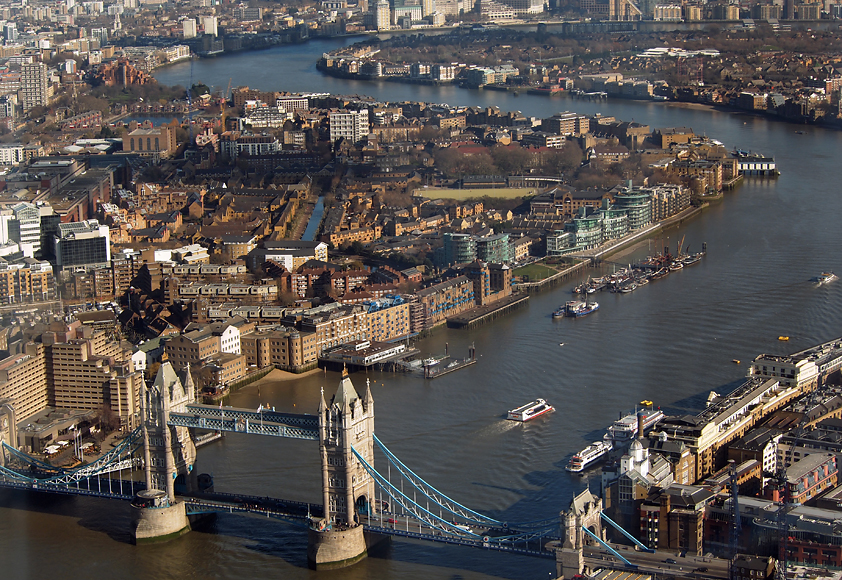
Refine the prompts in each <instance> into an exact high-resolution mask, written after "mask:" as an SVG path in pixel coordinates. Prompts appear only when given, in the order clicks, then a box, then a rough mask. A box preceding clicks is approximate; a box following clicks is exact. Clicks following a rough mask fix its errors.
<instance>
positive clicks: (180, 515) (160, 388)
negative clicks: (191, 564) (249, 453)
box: [132, 361, 196, 543]
mask: <svg viewBox="0 0 842 580" xmlns="http://www.w3.org/2000/svg"><path fill="white" fill-rule="evenodd" d="M195 396H196V389H195V385H194V384H193V378H192V376H191V374H190V367H189V366H188V367H187V368H186V369H185V371H184V372H183V374H182V375H181V376H178V374H176V372H175V369H173V367H172V364H171V363H170V362H168V361H165V362H163V363H162V364H161V368H160V369H159V370H158V375H157V376H156V377H155V381H154V383H153V384H152V386H151V387H149V388H146V387H143V390H142V393H141V403H140V410H141V429H142V431H143V459H144V465H145V468H144V469H145V472H146V473H145V475H146V490H145V491H142V492H140V493H138V494H137V496H136V497H135V499H134V500H133V501H132V536H133V538H134V541H135V543H148V542H155V541H162V540H168V539H170V538H174V537H177V536H180V535H181V534H185V533H187V532H189V531H190V522H189V520H188V519H187V510H186V506H185V504H184V502H182V501H179V500H177V499H176V497H175V485H176V479H178V480H179V481H182V482H183V485H185V487H186V488H187V489H192V488H193V483H194V482H193V479H194V475H193V465H194V464H195V463H196V446H195V445H194V444H193V439H192V438H191V436H190V432H189V429H188V428H187V427H175V426H171V425H168V424H167V423H168V421H169V415H170V413H171V412H184V411H186V409H187V405H188V404H189V403H193V402H195Z"/></svg>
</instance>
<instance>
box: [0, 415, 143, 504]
mask: <svg viewBox="0 0 842 580" xmlns="http://www.w3.org/2000/svg"><path fill="white" fill-rule="evenodd" d="M139 438H140V429H135V430H134V431H132V432H131V433H129V435H128V436H127V437H126V438H125V439H124V440H123V441H122V442H121V443H120V444H119V445H118V446H117V447H115V448H114V449H111V450H110V451H108V452H107V453H106V454H104V455H103V456H102V457H100V458H99V459H97V460H96V461H94V462H93V463H90V464H88V465H83V466H81V467H78V468H75V469H66V468H62V467H54V466H52V465H50V464H48V463H45V462H43V461H41V460H39V459H37V458H35V457H32V456H30V455H27V454H26V453H23V452H21V451H18V450H17V449H15V448H14V447H11V446H9V445H7V444H5V443H3V444H2V451H4V452H6V453H8V457H10V458H14V459H15V460H17V461H19V462H20V463H23V464H28V465H29V466H30V467H31V468H34V471H35V473H33V474H32V475H28V474H24V473H21V472H19V471H15V470H14V469H11V468H9V467H2V466H0V474H2V477H3V479H4V480H5V479H9V480H12V482H17V483H28V484H33V487H37V486H47V487H68V486H70V485H72V484H74V483H75V484H77V486H78V484H79V482H81V481H84V480H89V479H90V478H92V477H98V476H100V475H104V474H107V473H112V472H114V471H121V470H123V469H131V468H132V467H134V466H135V464H136V460H135V459H133V458H130V457H128V458H124V457H123V455H124V454H125V455H131V454H132V452H133V451H134V447H135V445H136V444H137V442H138V439H139ZM38 471H40V472H41V473H42V474H47V475H48V476H47V477H38V476H37V475H36V473H37V472H38ZM110 487H111V486H110V483H109V493H111V492H110ZM121 487H122V485H121ZM118 495H122V489H121V490H120V492H119V493H118Z"/></svg>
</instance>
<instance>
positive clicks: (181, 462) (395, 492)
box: [0, 362, 632, 577]
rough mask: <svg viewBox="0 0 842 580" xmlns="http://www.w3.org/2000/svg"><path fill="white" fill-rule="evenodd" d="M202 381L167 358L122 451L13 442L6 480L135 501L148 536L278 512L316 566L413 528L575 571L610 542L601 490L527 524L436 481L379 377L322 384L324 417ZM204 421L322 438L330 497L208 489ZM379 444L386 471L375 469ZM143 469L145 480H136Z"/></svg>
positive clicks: (1, 469)
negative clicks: (397, 420)
mask: <svg viewBox="0 0 842 580" xmlns="http://www.w3.org/2000/svg"><path fill="white" fill-rule="evenodd" d="M195 391H196V389H195V385H194V384H193V381H192V377H191V375H190V373H189V369H188V370H187V372H186V373H184V374H183V375H182V376H179V375H178V374H177V373H176V372H175V370H174V369H173V368H172V366H171V365H170V363H168V362H165V363H164V364H162V365H161V368H160V370H159V371H158V374H157V376H156V377H155V380H154V381H153V383H152V384H151V385H149V386H147V387H145V388H143V392H142V393H141V405H140V427H139V428H138V429H136V430H135V431H133V432H132V433H130V434H129V435H128V436H127V437H125V438H124V439H123V440H122V441H121V442H120V444H119V445H117V446H116V447H115V448H114V449H112V450H111V451H109V452H108V453H106V454H104V455H103V456H102V457H100V458H99V459H97V460H95V461H93V462H92V463H90V464H88V465H84V466H82V467H79V468H76V469H63V468H57V467H53V466H51V465H49V464H47V463H45V462H42V461H40V460H39V459H37V458H34V457H32V456H29V455H27V454H24V453H22V452H20V451H17V450H16V449H14V448H13V447H12V446H10V445H8V444H6V443H3V445H2V447H1V448H0V486H5V487H11V488H18V489H32V490H37V491H45V492H53V493H65V494H68V493H69V494H79V495H93V496H98V497H108V498H115V499H123V500H127V499H131V500H132V514H133V516H132V532H133V534H134V538H135V540H136V541H137V542H146V541H158V540H162V539H167V538H170V537H175V536H178V535H180V534H183V533H186V532H187V531H189V529H190V518H191V517H194V516H199V515H201V514H206V513H218V512H230V513H234V512H237V513H252V514H259V515H263V516H266V517H273V518H278V519H281V520H284V521H286V522H291V523H294V524H298V525H301V526H302V527H306V529H307V534H308V561H309V562H310V564H311V565H312V566H314V567H316V568H324V567H328V568H329V567H342V566H347V565H350V564H353V563H355V562H357V561H358V560H360V559H361V558H363V557H365V555H366V553H367V551H368V549H369V548H371V547H372V546H373V545H374V544H376V543H378V542H380V541H382V540H384V539H388V538H389V537H392V536H403V537H411V538H417V539H423V540H428V541H434V542H442V543H448V544H454V545H463V546H472V547H479V548H484V549H488V550H497V551H503V552H509V553H517V554H528V555H532V556H541V557H548V558H556V560H557V563H558V564H557V567H558V569H559V573H562V571H563V572H564V575H565V576H566V577H570V576H572V575H573V574H574V573H579V572H581V571H582V569H583V568H584V567H585V565H584V560H583V556H582V552H583V550H584V548H585V546H586V545H588V544H589V543H592V542H589V539H593V538H595V539H596V540H598V541H599V542H602V543H603V544H604V534H603V533H602V528H601V523H602V521H603V520H602V519H601V518H600V514H601V500H597V498H594V497H593V496H591V495H590V493H589V492H585V494H587V495H585V494H580V496H577V498H576V499H574V501H573V503H572V504H571V510H570V511H568V512H562V514H561V515H560V516H555V517H551V518H548V519H544V520H539V521H530V522H520V523H515V522H503V521H500V520H497V519H495V518H492V517H489V516H486V515H484V514H482V513H480V512H477V511H474V510H472V509H471V508H469V507H467V506H465V505H463V504H461V503H459V502H457V501H455V500H453V499H451V498H450V497H448V496H447V495H445V494H444V493H442V492H441V491H439V490H437V489H436V488H434V487H433V486H431V485H430V484H428V483H427V482H426V481H424V480H423V479H422V478H421V477H420V476H419V475H418V474H417V473H415V472H414V471H412V470H411V469H410V468H409V467H407V466H406V465H405V464H403V462H401V461H400V459H399V458H398V457H397V456H395V455H394V453H392V452H391V451H390V450H389V449H388V448H387V447H386V445H385V444H384V443H383V442H382V441H381V440H380V439H379V438H378V437H377V436H376V435H375V434H374V400H373V398H372V395H371V389H370V388H369V385H368V381H366V388H365V392H364V394H363V395H362V396H361V395H359V394H358V393H357V391H356V390H355V388H354V385H353V384H352V382H351V379H350V377H349V376H348V373H347V371H343V373H342V378H341V380H340V382H339V386H338V388H337V390H336V393H335V394H334V396H333V397H332V398H331V399H330V401H327V400H326V399H325V395H324V391H322V395H321V398H320V402H319V407H318V412H317V414H315V415H309V414H292V413H280V412H276V411H275V410H274V409H264V408H263V407H262V406H261V407H260V408H258V409H257V410H250V409H239V408H232V407H222V406H219V407H217V406H213V405H201V404H197V403H196V401H195ZM196 429H204V430H213V431H219V432H223V431H225V432H232V433H242V434H249V435H252V434H253V435H264V436H270V437H284V438H292V439H300V440H309V441H318V445H319V446H318V452H319V457H320V459H321V475H322V477H321V483H322V489H321V494H320V495H321V503H320V504H312V503H306V502H300V501H294V500H286V499H278V498H272V497H256V496H246V495H240V494H230V493H229V494H226V493H219V492H214V491H209V490H206V489H205V490H203V489H201V487H202V486H200V482H199V479H200V477H197V475H196V473H195V471H194V466H195V464H196V447H195V444H194V440H195V437H194V431H195V430H196ZM0 435H2V434H0ZM0 439H2V437H0ZM375 454H376V455H377V457H378V461H381V462H383V466H384V467H385V469H381V470H378V469H377V468H375ZM141 469H142V471H143V481H134V479H133V478H132V475H133V474H134V473H136V472H137V471H140V470H141ZM177 489H178V491H179V493H176V490H177ZM589 537H590V538H589ZM604 545H605V546H606V547H607V548H609V549H610V546H607V544H604ZM613 553H614V554H615V555H616V556H619V557H620V559H621V560H622V561H623V562H625V563H626V564H627V565H628V566H632V564H631V562H629V561H628V560H627V559H626V558H624V557H622V556H620V554H619V553H617V552H616V551H613Z"/></svg>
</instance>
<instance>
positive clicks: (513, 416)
mask: <svg viewBox="0 0 842 580" xmlns="http://www.w3.org/2000/svg"><path fill="white" fill-rule="evenodd" d="M553 411H555V407H553V406H552V405H550V404H549V403H547V402H546V401H545V400H544V399H536V400H534V401H532V402H531V403H527V404H525V405H523V406H522V407H518V408H517V409H512V410H511V411H509V413H508V415H506V419H509V420H510V421H524V422H525V421H531V420H532V419H535V418H536V417H540V416H541V415H546V414H547V413H552V412H553Z"/></svg>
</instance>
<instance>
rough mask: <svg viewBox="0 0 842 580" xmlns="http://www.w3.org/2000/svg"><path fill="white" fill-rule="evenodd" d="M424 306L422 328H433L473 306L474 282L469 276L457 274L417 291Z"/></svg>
mask: <svg viewBox="0 0 842 580" xmlns="http://www.w3.org/2000/svg"><path fill="white" fill-rule="evenodd" d="M415 296H416V297H417V299H418V302H419V303H420V304H421V305H422V306H423V308H424V309H423V315H422V316H423V319H422V320H423V322H421V323H420V326H421V327H422V329H428V328H432V327H434V326H437V325H439V324H442V323H444V322H445V321H446V319H447V317H448V316H454V315H456V314H459V313H460V312H463V311H465V310H467V309H469V308H473V307H474V306H475V305H476V303H475V300H474V283H473V281H471V279H470V278H468V277H467V276H457V277H456V278H453V279H451V280H446V281H444V282H441V283H440V284H435V285H433V286H429V287H428V288H424V289H422V290H419V291H418V292H416V293H415Z"/></svg>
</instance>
